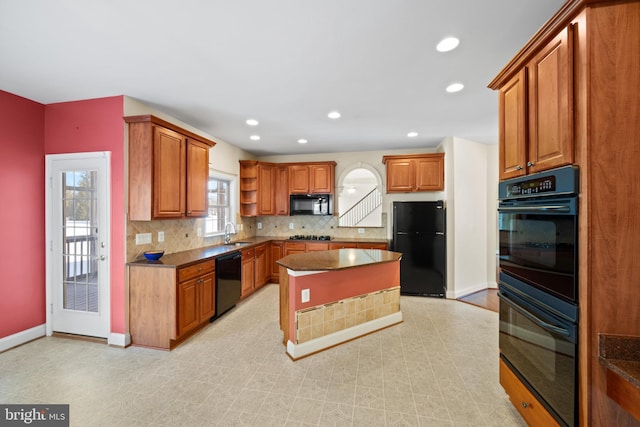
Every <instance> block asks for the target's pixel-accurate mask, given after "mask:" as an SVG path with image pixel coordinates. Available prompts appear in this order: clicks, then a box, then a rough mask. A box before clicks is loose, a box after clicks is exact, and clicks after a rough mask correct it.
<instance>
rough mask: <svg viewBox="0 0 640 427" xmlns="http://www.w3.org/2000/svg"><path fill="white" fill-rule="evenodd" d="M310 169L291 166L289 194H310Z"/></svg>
mask: <svg viewBox="0 0 640 427" xmlns="http://www.w3.org/2000/svg"><path fill="white" fill-rule="evenodd" d="M310 188H311V186H310V185H309V167H308V166H306V165H291V166H289V193H291V194H295V193H310Z"/></svg>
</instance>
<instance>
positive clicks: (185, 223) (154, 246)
mask: <svg viewBox="0 0 640 427" xmlns="http://www.w3.org/2000/svg"><path fill="white" fill-rule="evenodd" d="M258 223H260V225H261V227H262V228H261V229H259V230H258V228H257V224H258ZM290 223H293V229H290V228H289V224H290ZM382 223H383V224H386V223H387V221H386V214H385V213H383V214H382ZM198 228H200V229H201V230H202V233H203V234H204V230H205V226H204V219H202V218H198V219H164V220H155V221H128V222H127V262H130V261H134V260H136V259H138V258H141V257H142V253H143V252H144V251H149V250H164V251H165V253H167V254H172V253H176V252H182V251H186V250H189V249H197V248H202V247H205V246H214V245H219V244H222V243H224V236H222V235H220V236H214V237H204V236H198ZM236 229H237V231H238V234H236V235H234V236H232V239H233V240H242V239H245V238H248V237H253V236H274V237H275V236H280V237H283V238H288V237H289V236H292V235H295V234H310V235H319V236H320V235H322V236H324V235H329V236H331V237H332V238H334V239H336V238H343V239H374V240H376V239H386V238H387V228H386V227H380V228H364V229H363V230H364V233H358V229H357V228H344V227H338V217H337V216H261V217H257V218H248V217H240V216H238V218H237V221H236ZM159 231H163V232H164V242H158V232H159ZM140 233H151V236H152V237H151V243H150V244H143V245H136V234H140Z"/></svg>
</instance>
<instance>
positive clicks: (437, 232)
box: [436, 231, 444, 236]
mask: <svg viewBox="0 0 640 427" xmlns="http://www.w3.org/2000/svg"><path fill="white" fill-rule="evenodd" d="M436 234H437V235H438V236H444V231H436Z"/></svg>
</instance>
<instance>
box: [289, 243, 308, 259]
mask: <svg viewBox="0 0 640 427" xmlns="http://www.w3.org/2000/svg"><path fill="white" fill-rule="evenodd" d="M306 251H307V244H306V243H304V242H285V243H284V256H287V255H291V254H303V253H305V252H306Z"/></svg>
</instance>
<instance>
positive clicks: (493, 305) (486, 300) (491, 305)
mask: <svg viewBox="0 0 640 427" xmlns="http://www.w3.org/2000/svg"><path fill="white" fill-rule="evenodd" d="M458 301H462V302H466V303H467V304H472V305H476V306H478V307H482V308H486V309H487V310H491V311H495V312H496V313H497V312H498V311H499V307H500V304H499V301H500V300H499V299H498V290H497V289H484V290H482V291H478V292H474V293H472V294H469V295H467V296H464V297H462V298H458Z"/></svg>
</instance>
